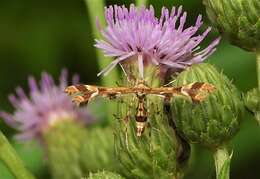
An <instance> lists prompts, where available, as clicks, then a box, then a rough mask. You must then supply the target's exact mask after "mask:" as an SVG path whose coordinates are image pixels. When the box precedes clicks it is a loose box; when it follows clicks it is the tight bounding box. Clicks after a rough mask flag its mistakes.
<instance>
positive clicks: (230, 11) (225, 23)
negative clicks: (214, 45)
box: [203, 0, 260, 51]
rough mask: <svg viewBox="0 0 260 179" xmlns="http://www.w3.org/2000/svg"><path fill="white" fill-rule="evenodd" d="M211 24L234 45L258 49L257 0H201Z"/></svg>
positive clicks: (259, 8) (259, 13)
mask: <svg viewBox="0 0 260 179" xmlns="http://www.w3.org/2000/svg"><path fill="white" fill-rule="evenodd" d="M203 2H204V4H205V6H206V10H207V14H208V16H209V19H210V20H211V22H212V23H213V24H214V25H215V26H216V27H217V28H218V29H219V31H220V32H221V33H222V34H223V35H224V36H225V37H227V39H229V40H230V41H231V43H233V44H234V45H237V46H239V47H241V48H244V49H246V50H249V51H256V50H257V49H260V1H259V0H235V1H234V0H203Z"/></svg>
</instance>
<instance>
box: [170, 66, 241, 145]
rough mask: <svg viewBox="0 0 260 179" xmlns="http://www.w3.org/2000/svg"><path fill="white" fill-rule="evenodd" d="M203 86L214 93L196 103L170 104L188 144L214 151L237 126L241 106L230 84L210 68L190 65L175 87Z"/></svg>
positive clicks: (185, 100)
mask: <svg viewBox="0 0 260 179" xmlns="http://www.w3.org/2000/svg"><path fill="white" fill-rule="evenodd" d="M193 82H205V83H210V84H212V85H214V86H215V88H216V89H215V91H214V92H213V93H211V94H208V97H207V98H206V99H205V100H204V101H202V102H199V103H194V102H192V101H191V100H187V98H181V97H179V98H178V97H176V98H174V99H173V100H172V102H171V109H172V113H173V119H174V122H175V124H176V127H177V130H178V131H179V132H180V133H181V134H182V135H183V136H184V137H185V138H186V139H187V140H188V141H189V142H192V143H199V144H201V145H204V146H206V147H209V148H216V147H218V146H220V145H221V144H223V143H224V142H227V141H228V140H229V139H231V138H232V137H233V136H234V135H235V134H236V133H237V132H238V129H239V126H240V121H241V117H242V114H243V110H244V108H243V103H242V102H241V101H242V100H241V98H240V93H239V91H238V90H237V89H236V87H235V86H234V85H233V84H232V83H231V81H230V80H229V79H228V78H227V77H226V76H224V75H223V74H222V73H219V72H218V71H217V70H216V69H215V68H214V67H213V66H212V65H210V64H199V65H194V66H192V67H190V68H189V69H187V70H186V71H183V72H182V73H181V74H180V75H179V76H178V77H177V79H176V81H175V85H176V86H182V85H186V84H189V83H193Z"/></svg>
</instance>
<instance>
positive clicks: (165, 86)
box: [163, 80, 176, 87]
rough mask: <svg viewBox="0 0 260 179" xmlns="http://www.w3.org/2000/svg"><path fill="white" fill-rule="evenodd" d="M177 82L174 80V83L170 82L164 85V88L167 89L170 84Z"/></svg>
mask: <svg viewBox="0 0 260 179" xmlns="http://www.w3.org/2000/svg"><path fill="white" fill-rule="evenodd" d="M175 81H176V80H172V81H170V82H169V83H167V84H165V85H163V87H167V86H169V85H170V84H172V83H174V82H175Z"/></svg>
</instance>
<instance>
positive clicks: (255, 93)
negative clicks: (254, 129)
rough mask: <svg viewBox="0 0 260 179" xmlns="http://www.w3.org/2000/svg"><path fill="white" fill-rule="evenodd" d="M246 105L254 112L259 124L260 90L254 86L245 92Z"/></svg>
mask: <svg viewBox="0 0 260 179" xmlns="http://www.w3.org/2000/svg"><path fill="white" fill-rule="evenodd" d="M244 101H245V105H246V107H247V108H248V109H249V110H250V111H251V112H253V113H254V115H255V117H256V119H257V121H258V123H259V124H260V91H259V89H258V88H254V89H252V90H250V91H249V92H247V94H246V95H245V98H244Z"/></svg>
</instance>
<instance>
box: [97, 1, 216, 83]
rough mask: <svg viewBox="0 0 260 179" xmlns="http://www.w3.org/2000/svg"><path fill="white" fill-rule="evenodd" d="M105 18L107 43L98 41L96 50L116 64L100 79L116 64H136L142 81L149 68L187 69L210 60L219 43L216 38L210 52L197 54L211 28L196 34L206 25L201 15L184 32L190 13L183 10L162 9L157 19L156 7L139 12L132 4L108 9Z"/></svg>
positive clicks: (205, 50) (108, 68) (104, 32)
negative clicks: (208, 58) (146, 67)
mask: <svg viewBox="0 0 260 179" xmlns="http://www.w3.org/2000/svg"><path fill="white" fill-rule="evenodd" d="M105 15H106V22H107V27H105V28H104V29H101V33H102V35H103V37H104V40H96V44H95V46H96V47H97V48H100V49H101V50H103V52H104V54H105V55H106V56H110V57H115V60H114V61H112V62H111V64H110V65H109V66H107V67H106V68H105V69H103V70H102V71H101V72H100V73H99V74H98V75H100V74H104V75H106V74H107V73H109V72H110V71H111V70H112V69H113V68H114V67H115V66H116V65H117V64H120V65H124V63H125V62H126V61H129V62H130V61H135V62H136V61H137V64H138V70H139V77H141V78H143V77H144V65H146V64H153V65H155V66H158V67H160V69H161V70H164V71H165V70H166V71H167V70H168V69H171V70H173V71H176V70H180V69H185V68H186V67H188V66H190V65H192V64H194V63H200V62H202V61H203V60H205V59H206V58H207V57H208V56H210V55H211V54H212V53H213V52H214V51H215V50H216V46H217V44H218V43H219V40H220V38H217V39H215V40H214V41H213V42H212V43H211V44H210V45H209V46H208V47H207V48H205V49H203V50H201V51H198V50H199V48H200V47H199V44H200V43H201V42H202V41H203V39H204V38H205V37H206V36H207V35H208V33H209V32H210V31H211V28H210V27H208V28H207V29H206V30H205V32H203V33H202V34H197V31H198V30H199V28H200V27H201V26H202V24H203V22H202V16H201V15H199V16H198V17H197V20H196V22H195V24H194V25H193V26H191V27H188V28H185V27H184V26H185V21H186V17H187V12H183V10H182V6H180V7H179V8H176V7H173V8H172V10H171V12H170V10H168V9H167V8H165V7H163V8H162V11H161V17H160V18H157V17H155V12H154V8H153V6H150V8H148V9H146V8H145V7H141V8H140V9H138V8H136V7H135V6H134V5H133V4H132V5H130V8H129V9H127V8H126V7H125V6H117V5H115V6H114V7H113V6H109V7H108V8H105ZM177 24H179V25H177ZM131 59H132V60H131Z"/></svg>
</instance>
